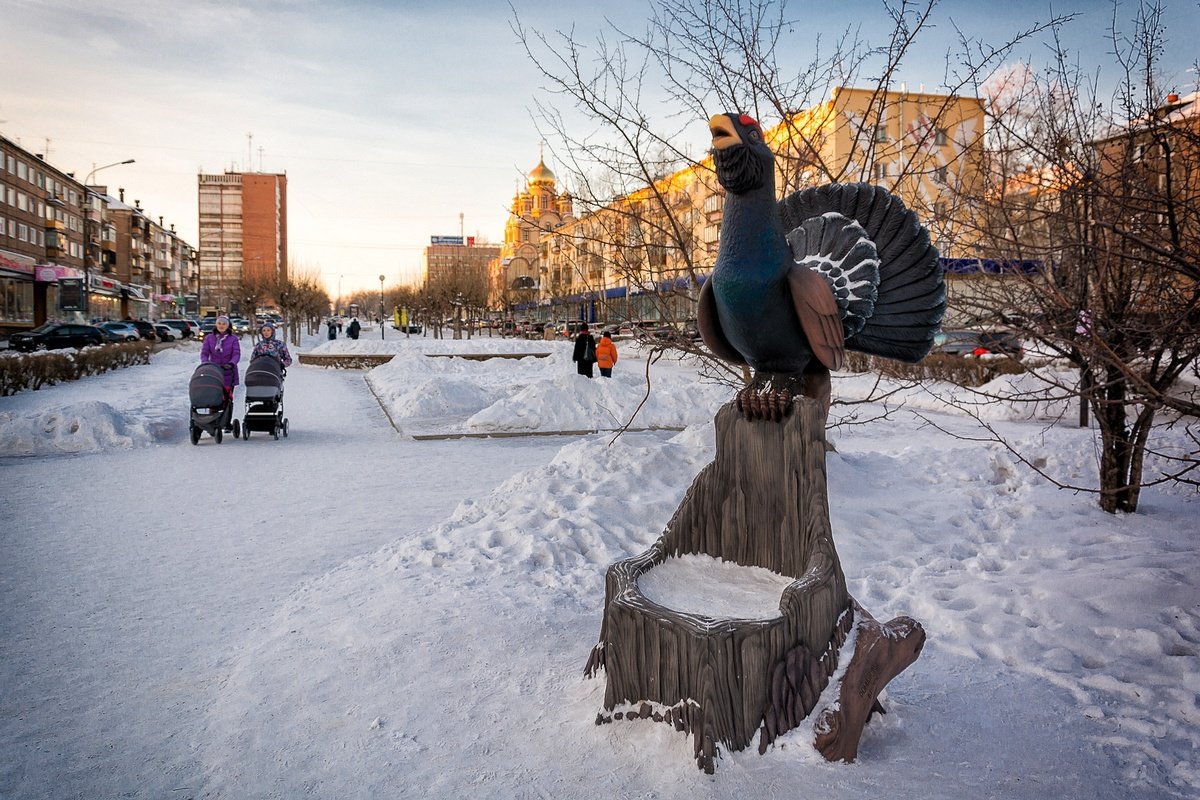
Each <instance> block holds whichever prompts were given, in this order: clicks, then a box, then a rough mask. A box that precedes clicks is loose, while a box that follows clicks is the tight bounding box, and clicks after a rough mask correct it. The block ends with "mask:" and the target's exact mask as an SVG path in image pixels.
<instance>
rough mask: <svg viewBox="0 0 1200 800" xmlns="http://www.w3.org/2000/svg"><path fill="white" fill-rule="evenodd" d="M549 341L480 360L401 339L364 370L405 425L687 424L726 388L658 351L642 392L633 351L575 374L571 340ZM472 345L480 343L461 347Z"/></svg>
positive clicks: (508, 343)
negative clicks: (604, 373)
mask: <svg viewBox="0 0 1200 800" xmlns="http://www.w3.org/2000/svg"><path fill="white" fill-rule="evenodd" d="M442 341H443V342H445V341H447V340H442ZM450 341H451V342H452V344H454V345H456V346H457V345H461V342H453V340H450ZM481 341H484V342H487V341H488V340H487V339H483V340H481ZM330 344H336V342H330ZM353 344H358V343H357V342H354V343H353ZM376 344H378V345H389V346H391V345H394V344H396V343H393V342H376ZM490 344H491V345H492V346H493V349H491V350H489V351H487V352H496V353H513V352H516V353H521V352H527V351H526V350H524V346H525V345H526V344H528V343H526V342H523V341H522V340H519V339H517V340H504V339H494V340H491V342H490ZM549 344H554V345H555V346H554V347H552V348H546V349H543V350H542V351H540V352H547V350H548V351H549V352H550V355H549V356H547V357H545V358H536V357H532V356H530V357H526V358H491V359H488V360H485V361H474V360H467V359H461V358H443V357H433V358H431V357H429V356H428V353H430V352H433V351H432V350H431V349H430V348H428V347H411V346H410V347H403V346H400V347H398V348H396V351H397V355H396V356H395V357H394V358H393V359H392V360H391V361H390V362H389V363H387V364H384V365H381V366H379V367H376V368H375V369H373V370H371V371H370V372H369V373H368V374H367V382H368V383H369V384H370V385H371V388H372V390H373V391H374V392H375V395H376V396H377V397H378V398H379V400H380V402H381V403H383V404H384V406H385V407H386V408H387V410H388V414H389V415H390V416H391V418H392V420H393V422H394V423H395V424H396V425H398V426H399V427H400V428H401V430H402V431H403V432H404V433H416V432H421V433H499V432H524V433H528V432H555V431H580V430H595V429H601V430H606V429H617V428H620V427H621V426H622V425H624V424H625V423H626V422H627V421H628V420H629V419H630V418H631V417H633V414H634V412H635V411H637V416H636V418H634V419H633V427H638V428H654V427H684V426H686V425H691V424H696V423H701V422H704V421H706V420H709V419H711V418H712V415H713V414H714V413H715V411H716V409H717V408H719V407H720V405H721V404H722V403H724V402H725V401H726V400H728V399H729V397H730V395H731V391H732V390H731V389H729V388H728V387H723V386H719V385H716V384H705V383H700V382H698V381H697V380H696V374H695V371H694V370H692V369H690V368H688V367H687V366H685V365H681V364H679V363H676V362H669V361H666V360H663V361H660V362H659V363H657V364H655V365H654V366H653V368H652V371H651V384H652V386H653V391H652V392H651V393H650V397H649V398H646V378H645V361H644V360H642V359H640V358H639V357H638V356H637V354H636V352H631V353H629V354H628V355H627V357H626V358H624V359H622V360H621V361H619V362H618V364H617V367H616V368H615V369H614V371H613V377H612V378H607V379H606V378H601V377H599V375H597V377H596V378H594V379H592V380H588V379H587V378H585V377H582V376H580V375H578V374H576V372H575V365H574V363H573V362H572V361H571V348H570V346H569V344H563V343H549ZM628 349H629V350H630V351H632V350H633V348H628ZM468 351H470V352H484V351H481V350H474V349H470V348H468V349H466V350H463V349H460V350H458V352H468ZM437 352H447V351H445V350H438V351H437ZM643 400H645V403H644V404H643ZM639 405H641V408H640V410H639V409H638V407H639Z"/></svg>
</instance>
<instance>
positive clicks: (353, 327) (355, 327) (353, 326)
mask: <svg viewBox="0 0 1200 800" xmlns="http://www.w3.org/2000/svg"><path fill="white" fill-rule="evenodd" d="M361 330H362V325H359V324H358V317H355V318H354V319H352V320H350V325H349V326H347V328H346V334H347V335H348V336H349V337H350V338H351V339H357V338H358V332H359V331H361Z"/></svg>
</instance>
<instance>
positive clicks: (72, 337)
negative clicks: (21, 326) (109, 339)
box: [8, 322, 105, 353]
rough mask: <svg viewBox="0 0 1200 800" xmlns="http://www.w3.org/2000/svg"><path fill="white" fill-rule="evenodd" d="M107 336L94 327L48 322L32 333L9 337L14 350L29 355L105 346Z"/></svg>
mask: <svg viewBox="0 0 1200 800" xmlns="http://www.w3.org/2000/svg"><path fill="white" fill-rule="evenodd" d="M104 342H105V335H104V333H103V332H101V330H100V329H99V328H96V327H94V326H92V325H69V324H66V323H63V322H47V323H46V324H44V325H39V326H37V327H36V328H34V329H33V330H31V331H22V332H20V333H14V334H13V335H12V336H10V337H8V345H9V347H11V348H12V349H13V350H17V351H19V352H22V353H29V352H32V351H34V350H61V349H63V348H67V347H87V346H88V345H95V344H104Z"/></svg>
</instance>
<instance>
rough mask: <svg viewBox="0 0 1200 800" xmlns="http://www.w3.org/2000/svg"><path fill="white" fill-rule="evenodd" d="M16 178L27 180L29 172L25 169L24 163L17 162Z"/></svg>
mask: <svg viewBox="0 0 1200 800" xmlns="http://www.w3.org/2000/svg"><path fill="white" fill-rule="evenodd" d="M17 177H18V178H20V179H21V180H23V181H24V180H28V179H29V171H28V170H27V169H26V168H25V162H24V161H18V162H17Z"/></svg>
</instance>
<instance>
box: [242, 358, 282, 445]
mask: <svg viewBox="0 0 1200 800" xmlns="http://www.w3.org/2000/svg"><path fill="white" fill-rule="evenodd" d="M286 375H287V370H286V369H284V368H283V365H282V364H280V363H279V359H277V358H275V356H271V355H261V356H258V357H257V358H253V359H251V360H250V366H248V367H247V368H246V415H245V417H244V418H243V419H242V438H243V439H249V438H250V431H263V432H265V433H269V434H271V435H272V436H274V437H275V438H276V439H278V438H279V435H280V434H283V435H284V436H287V435H288V421H287V417H285V416H284V415H283V379H284V377H285V376H286ZM234 424H236V423H234Z"/></svg>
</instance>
